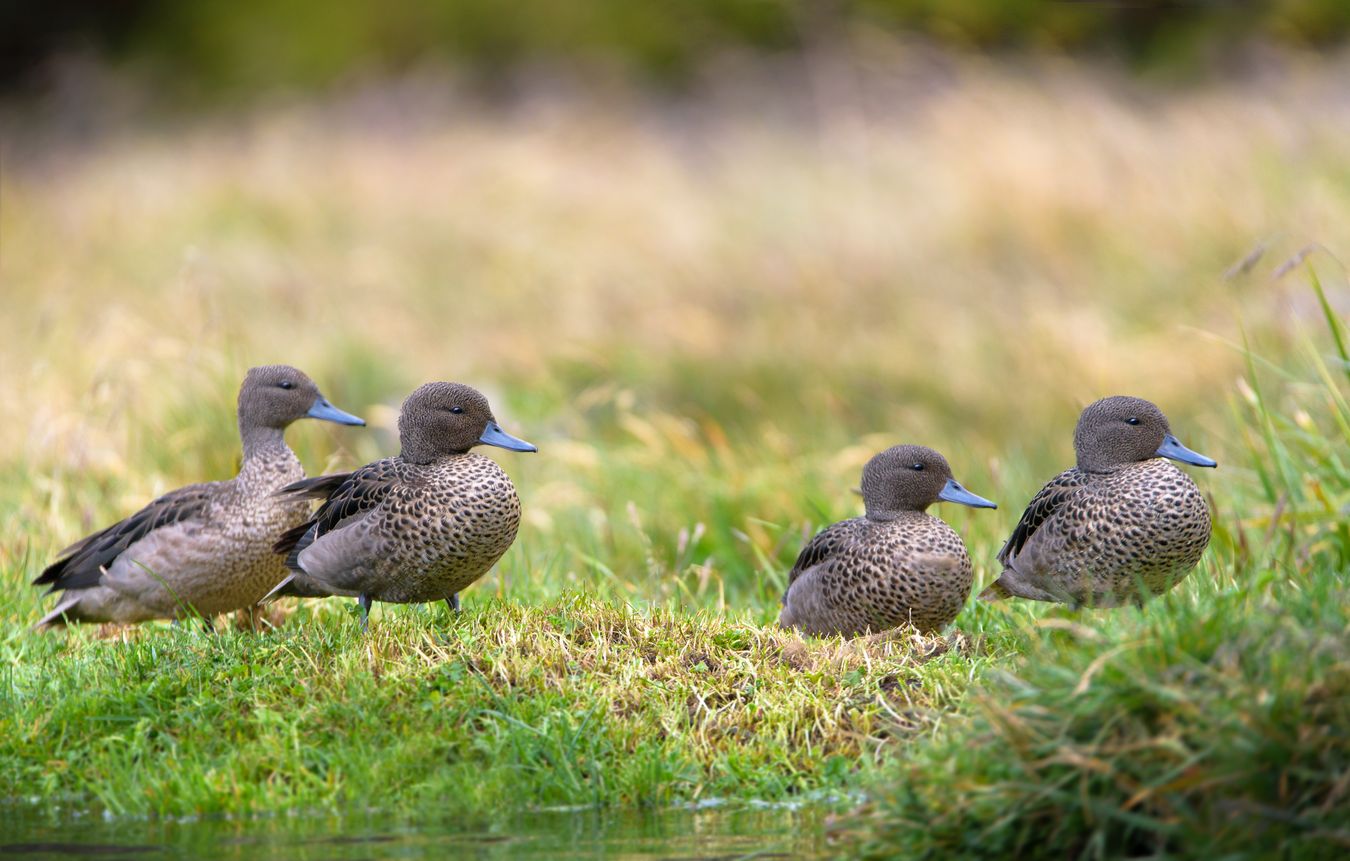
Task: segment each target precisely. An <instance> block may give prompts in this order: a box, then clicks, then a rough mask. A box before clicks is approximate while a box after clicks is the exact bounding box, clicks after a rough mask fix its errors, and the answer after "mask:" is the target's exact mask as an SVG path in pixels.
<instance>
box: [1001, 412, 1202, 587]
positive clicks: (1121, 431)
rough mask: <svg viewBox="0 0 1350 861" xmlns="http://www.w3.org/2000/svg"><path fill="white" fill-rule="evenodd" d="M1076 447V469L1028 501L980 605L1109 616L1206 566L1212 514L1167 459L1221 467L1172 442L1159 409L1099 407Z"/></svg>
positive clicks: (1081, 427) (1085, 420)
mask: <svg viewBox="0 0 1350 861" xmlns="http://www.w3.org/2000/svg"><path fill="white" fill-rule="evenodd" d="M1074 448H1075V450H1076V453H1077V457H1078V464H1077V466H1074V467H1073V468H1071V469H1067V470H1065V471H1064V472H1062V473H1060V474H1059V475H1057V476H1056V477H1055V478H1053V479H1052V480H1051V481H1050V483H1049V484H1047V485H1046V486H1045V487H1044V488H1042V489H1041V491H1040V492H1039V493H1037V494H1036V496H1035V497H1033V498H1032V500H1031V503H1030V504H1029V505H1028V506H1027V510H1026V511H1025V512H1024V513H1023V515H1022V519H1021V521H1019V522H1018V524H1017V527H1016V528H1015V529H1014V530H1013V533H1012V535H1011V536H1010V537H1009V538H1008V541H1007V543H1006V544H1004V546H1003V549H1002V550H1001V551H999V554H998V559H999V561H1000V562H1001V563H1003V573H1002V574H1001V575H1000V576H999V578H998V580H997V581H995V582H994V583H993V584H992V585H991V586H990V587H989V588H988V589H986V590H985V591H984V592H983V593H981V595H980V597H981V598H982V599H985V600H996V599H999V598H1006V597H1009V596H1015V597H1019V598H1030V599H1032V600H1036V601H1055V602H1060V603H1065V604H1071V605H1074V606H1080V605H1087V606H1094V607H1113V606H1118V605H1120V604H1123V603H1126V602H1141V601H1143V600H1144V599H1145V598H1147V597H1150V596H1153V595H1159V594H1162V593H1163V592H1166V591H1167V590H1169V589H1171V588H1172V587H1173V586H1175V585H1176V584H1177V583H1178V582H1180V581H1181V580H1182V578H1184V577H1185V576H1186V575H1187V574H1189V573H1190V572H1191V569H1193V568H1194V567H1195V566H1196V563H1198V562H1199V561H1200V556H1201V555H1202V554H1203V553H1204V551H1205V547H1206V545H1208V544H1209V535H1210V517H1209V508H1208V506H1207V505H1206V504H1205V500H1204V497H1203V496H1201V494H1200V489H1199V488H1197V487H1196V486H1195V482H1193V481H1191V478H1190V476H1188V475H1186V473H1184V472H1182V471H1181V470H1179V469H1177V468H1176V467H1175V466H1173V465H1172V464H1171V463H1169V462H1168V461H1167V460H1165V459H1164V458H1169V457H1170V458H1173V459H1176V460H1180V461H1182V462H1183V463H1190V464H1193V465H1196V466H1211V467H1212V466H1214V465H1215V463H1214V461H1212V460H1210V459H1209V458H1207V457H1205V456H1204V455H1200V454H1197V453H1195V452H1193V451H1191V450H1189V449H1187V448H1186V447H1185V446H1183V445H1182V444H1181V443H1180V442H1179V441H1178V440H1177V438H1176V437H1174V436H1172V433H1171V430H1170V428H1169V427H1168V423H1167V417H1166V416H1164V415H1163V414H1162V411H1161V410H1159V409H1158V408H1157V407H1156V406H1154V405H1153V404H1151V403H1149V402H1148V401H1145V400H1142V399H1140V398H1131V397H1124V396H1117V397H1111V398H1104V399H1103V400H1100V401H1097V402H1096V403H1094V404H1092V405H1091V406H1089V407H1088V408H1087V409H1085V410H1084V411H1083V414H1082V416H1081V417H1080V418H1079V420H1078V427H1077V429H1076V430H1075V432H1074Z"/></svg>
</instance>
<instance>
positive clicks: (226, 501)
mask: <svg viewBox="0 0 1350 861" xmlns="http://www.w3.org/2000/svg"><path fill="white" fill-rule="evenodd" d="M304 474H305V471H304V469H303V467H301V465H300V461H299V460H298V459H297V458H296V457H295V455H294V454H293V453H292V452H291V450H290V449H289V448H287V447H286V445H285V443H284V442H282V443H280V445H279V446H277V447H275V448H272V449H269V450H267V451H263V452H258V453H256V454H254V456H252V457H250V458H249V459H248V460H247V461H245V463H244V464H243V467H242V468H241V469H240V471H239V475H238V476H236V477H235V478H233V479H231V480H229V481H217V482H209V483H205V484H193V485H189V486H187V487H183V488H179V489H178V490H175V491H173V492H171V493H168V494H165V495H164V496H162V497H160V498H159V499H157V500H155V501H154V502H152V503H150V505H148V506H146V507H145V508H144V509H142V510H141V511H140V512H138V513H136V514H134V515H132V516H131V517H129V518H127V519H126V520H123V521H121V522H120V523H116V524H114V525H113V526H111V527H108V528H107V529H105V530H103V531H102V532H99V533H95V534H94V535H93V536H90V538H87V539H85V540H84V541H83V542H80V543H78V544H76V545H75V546H74V547H73V548H71V551H73V552H71V553H70V555H69V556H67V557H66V558H64V559H62V560H61V561H60V562H58V563H56V564H55V565H53V566H52V568H51V569H48V570H49V571H50V572H51V576H48V575H47V574H45V573H44V577H47V578H48V579H46V580H42V579H41V578H40V580H39V582H43V583H50V584H51V587H52V589H53V590H62V589H64V590H66V593H65V595H63V596H62V600H61V601H60V603H58V604H57V606H56V608H55V609H53V610H52V612H51V613H49V614H48V615H47V616H46V617H44V618H43V619H42V621H41V622H40V623H39V624H44V625H45V624H52V623H59V622H61V621H62V620H68V621H81V622H84V621H88V622H124V623H126V622H144V621H148V620H150V619H174V618H180V617H182V616H186V615H191V614H193V613H196V614H200V615H202V616H205V617H208V618H209V617H211V616H214V615H217V614H219V613H226V612H230V611H232V610H236V609H239V608H242V607H249V606H252V605H253V604H256V603H257V602H258V601H259V600H260V599H261V598H262V597H263V595H265V594H267V591H268V590H269V589H271V588H272V587H273V586H275V585H276V584H277V583H278V582H280V581H281V580H282V579H283V578H284V577H285V576H286V573H287V572H286V566H285V565H283V564H282V562H281V560H280V559H279V558H278V557H277V556H276V554H274V553H272V550H271V545H272V542H274V541H275V540H276V537H277V536H278V535H280V534H281V533H283V532H285V531H286V530H287V529H291V528H293V527H295V526H297V525H299V524H301V523H303V522H304V521H305V517H306V516H307V515H308V513H309V511H308V508H309V507H308V505H306V504H305V502H304V500H296V499H285V498H281V497H277V496H275V495H274V494H275V493H276V491H278V490H280V489H281V488H283V487H285V486H286V485H287V484H290V483H292V482H294V481H296V480H297V479H300V478H303V477H304ZM52 569H56V570H54V571H53V570H52Z"/></svg>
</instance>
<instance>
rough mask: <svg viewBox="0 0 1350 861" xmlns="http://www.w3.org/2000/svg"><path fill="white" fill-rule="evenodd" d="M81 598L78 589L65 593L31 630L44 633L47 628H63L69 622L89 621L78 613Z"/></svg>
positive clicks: (80, 591)
mask: <svg viewBox="0 0 1350 861" xmlns="http://www.w3.org/2000/svg"><path fill="white" fill-rule="evenodd" d="M83 597H84V595H83V594H82V590H79V589H72V590H71V591H69V592H66V593H65V594H64V595H62V596H61V600H60V601H59V602H57V605H56V606H55V607H53V608H52V611H51V612H50V613H48V614H47V615H45V616H43V617H42V618H41V619H38V620H37V622H36V623H35V624H34V625H33V630H34V631H45V630H47V629H49V628H64V627H65V626H66V625H68V624H70V623H71V622H85V621H90V620H88V619H85V618H84V615H83V614H82V613H80V612H79V604H80V599H81V598H83Z"/></svg>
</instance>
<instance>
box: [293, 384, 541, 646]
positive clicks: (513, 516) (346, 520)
mask: <svg viewBox="0 0 1350 861" xmlns="http://www.w3.org/2000/svg"><path fill="white" fill-rule="evenodd" d="M398 432H399V443H400V447H401V450H400V452H399V454H398V455H397V456H395V457H389V458H385V459H383V460H377V461H375V462H374V463H370V464H367V465H365V466H363V467H361V468H360V469H357V470H355V471H353V472H348V473H338V474H334V475H326V476H320V477H318V478H311V479H305V480H302V481H298V482H295V483H294V484H291V485H290V486H288V487H286V488H283V489H282V491H281V495H282V496H284V497H287V498H290V499H301V500H311V499H317V500H322V504H321V505H320V506H319V508H318V509H317V510H316V511H315V512H314V515H313V516H312V517H311V518H310V519H309V520H307V521H306V522H305V523H303V524H300V525H299V526H296V527H295V528H293V529H291V530H289V531H288V532H286V533H285V534H284V535H283V536H281V538H280V539H279V540H278V541H277V543H276V545H275V551H276V552H277V553H278V554H281V555H283V556H284V557H285V561H286V567H287V568H289V569H290V574H289V576H288V577H287V578H286V579H285V580H283V581H282V582H281V583H280V584H278V585H277V587H276V588H275V589H274V590H273V591H272V594H271V595H270V596H269V597H273V598H276V597H281V596H286V595H290V596H297V597H311V598H312V597H327V596H331V595H345V596H349V597H355V598H356V599H357V601H358V603H359V604H360V607H361V627H362V630H366V629H367V627H368V625H369V618H370V608H371V605H372V604H373V603H374V602H376V601H380V602H384V603H395V604H409V603H428V602H433V601H441V600H444V601H445V602H446V603H447V604H448V605H449V606H450V608H451V610H453V611H455V612H458V611H459V593H460V592H461V591H463V590H464V589H465V588H466V587H468V586H469V585H470V584H472V583H473V582H474V581H476V580H478V579H479V578H480V577H482V576H483V575H484V574H485V573H487V571H488V570H489V569H490V568H491V567H492V566H493V565H495V564H496V562H497V560H498V559H500V558H501V557H502V555H503V554H505V553H506V551H507V549H508V548H510V546H511V544H512V543H513V542H514V541H515V538H516V531H517V529H518V528H519V526H520V499H519V497H518V496H517V495H516V489H515V485H513V484H512V483H511V479H510V477H509V476H507V474H506V472H505V471H503V470H502V468H501V467H500V466H498V465H497V463H496V462H495V461H493V460H492V459H490V458H487V457H484V456H483V455H481V454H477V453H475V452H472V451H470V449H472V448H474V447H475V446H478V445H490V446H497V447H499V448H504V449H507V450H509V451H516V452H536V451H538V450H539V449H538V448H537V447H536V446H534V445H532V444H531V443H528V442H526V441H524V440H522V439H518V438H516V437H514V436H511V435H510V434H508V433H507V432H506V431H504V430H502V428H501V425H499V424H498V423H497V420H496V418H495V417H494V416H493V414H492V408H491V406H490V405H489V404H488V400H487V398H486V397H485V396H484V395H483V394H482V393H481V392H479V391H478V390H476V389H474V388H473V387H471V386H468V385H465V384H463V383H451V382H431V383H427V384H425V385H423V386H421V387H420V388H418V389H417V390H416V391H414V392H413V393H412V394H410V395H408V397H407V399H406V400H405V401H404V402H403V406H402V408H401V410H400V412H399V417H398Z"/></svg>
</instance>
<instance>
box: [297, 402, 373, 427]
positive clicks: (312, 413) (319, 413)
mask: <svg viewBox="0 0 1350 861" xmlns="http://www.w3.org/2000/svg"><path fill="white" fill-rule="evenodd" d="M305 415H307V416H309V417H310V418H312V419H323V420H324V421H326V422H337V423H338V424H340V425H361V426H363V427H364V426H365V423H366V420H365V419H363V418H358V417H357V416H354V415H352V414H351V413H344V412H343V411H342V410H340V409H338V408H337V407H335V406H333V405H332V404H330V403H328V398H325V397H322V396H320V397H319V399H318V400H316V401H315V402H314V406H312V407H310V408H309V412H307V413H305Z"/></svg>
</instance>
